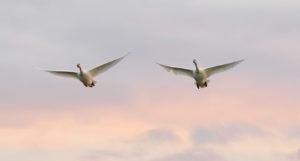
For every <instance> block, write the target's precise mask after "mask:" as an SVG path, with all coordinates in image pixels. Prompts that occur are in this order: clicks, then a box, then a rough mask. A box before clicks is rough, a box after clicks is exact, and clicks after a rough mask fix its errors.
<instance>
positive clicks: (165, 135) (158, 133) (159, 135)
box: [140, 129, 180, 142]
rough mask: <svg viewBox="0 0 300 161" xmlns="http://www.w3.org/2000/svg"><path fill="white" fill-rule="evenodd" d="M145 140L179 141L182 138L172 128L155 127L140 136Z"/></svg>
mask: <svg viewBox="0 0 300 161" xmlns="http://www.w3.org/2000/svg"><path fill="white" fill-rule="evenodd" d="M140 138H141V139H142V140H144V141H159V142H177V141H179V140H180V138H179V137H178V136H177V135H176V134H175V133H174V132H173V131H171V130H167V129H154V130H151V131H148V132H147V133H146V134H144V135H142V136H141V137H140Z"/></svg>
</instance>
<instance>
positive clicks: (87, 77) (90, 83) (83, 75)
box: [46, 55, 127, 87]
mask: <svg viewBox="0 0 300 161" xmlns="http://www.w3.org/2000/svg"><path fill="white" fill-rule="evenodd" d="M126 56H127V55H125V56H123V57H121V58H118V59H115V60H113V61H110V62H108V63H105V64H102V65H100V66H97V67H95V68H93V69H91V70H89V71H83V70H82V68H81V65H80V64H77V68H79V72H78V73H77V72H69V71H47V70H46V72H49V73H51V74H54V75H57V76H62V77H68V78H73V79H77V80H80V81H81V82H82V83H83V85H84V86H85V87H94V86H95V84H96V81H95V80H94V77H95V76H97V75H99V74H102V73H104V72H106V71H107V70H108V69H110V68H111V67H113V66H115V65H116V64H117V63H119V62H120V61H121V60H122V59H124V58H125V57H126Z"/></svg>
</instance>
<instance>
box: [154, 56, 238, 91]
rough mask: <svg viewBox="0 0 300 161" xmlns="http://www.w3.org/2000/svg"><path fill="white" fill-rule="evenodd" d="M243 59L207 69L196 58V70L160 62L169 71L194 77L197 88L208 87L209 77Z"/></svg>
mask: <svg viewBox="0 0 300 161" xmlns="http://www.w3.org/2000/svg"><path fill="white" fill-rule="evenodd" d="M242 61H243V60H239V61H235V62H232V63H228V64H223V65H218V66H214V67H210V68H206V69H200V68H199V67H198V64H197V61H196V60H194V61H193V63H194V64H195V67H196V69H195V70H190V69H184V68H177V67H171V66H166V65H162V64H159V63H158V65H160V66H161V67H163V68H165V69H166V70H167V71H168V72H170V71H171V72H173V73H174V74H180V75H185V76H188V77H191V78H194V80H195V84H196V85H197V88H198V89H199V88H200V87H201V88H204V87H207V83H208V82H209V80H208V78H209V77H210V76H211V75H213V74H216V73H219V72H222V71H225V70H228V69H230V68H233V67H234V66H236V65H238V64H239V63H241V62H242Z"/></svg>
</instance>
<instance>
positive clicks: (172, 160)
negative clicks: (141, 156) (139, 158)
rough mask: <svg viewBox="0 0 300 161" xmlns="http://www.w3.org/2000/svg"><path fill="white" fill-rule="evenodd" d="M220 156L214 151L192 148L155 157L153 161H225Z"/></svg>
mask: <svg viewBox="0 0 300 161" xmlns="http://www.w3.org/2000/svg"><path fill="white" fill-rule="evenodd" d="M223 160H224V159H222V158H221V157H220V156H218V155H217V154H215V153H214V152H212V151H207V150H192V151H186V152H182V153H177V154H173V155H170V156H167V157H163V158H159V159H154V160H152V161H223Z"/></svg>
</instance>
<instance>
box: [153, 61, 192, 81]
mask: <svg viewBox="0 0 300 161" xmlns="http://www.w3.org/2000/svg"><path fill="white" fill-rule="evenodd" d="M157 64H158V65H159V66H161V67H163V68H165V69H166V70H167V71H168V72H173V73H174V74H179V75H185V76H188V77H192V78H193V71H192V70H190V69H184V68H177V67H171V66H166V65H162V64H159V63H157Z"/></svg>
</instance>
